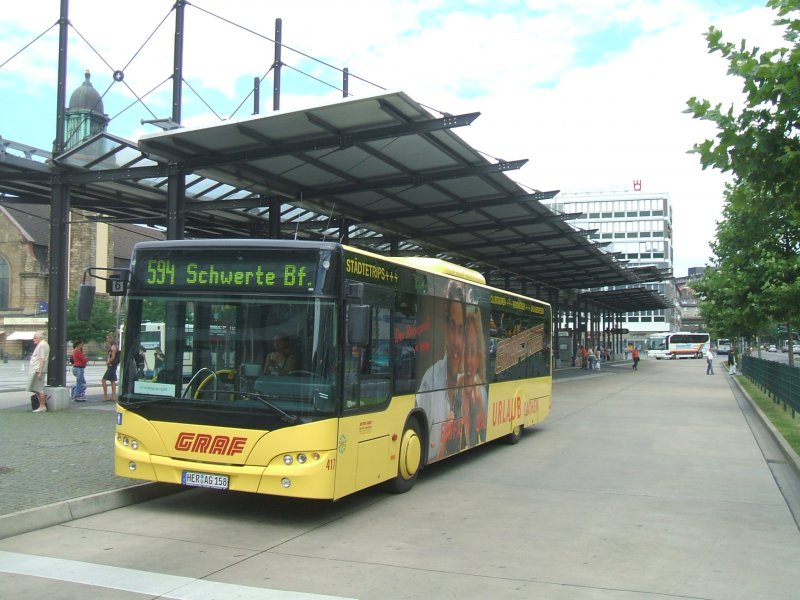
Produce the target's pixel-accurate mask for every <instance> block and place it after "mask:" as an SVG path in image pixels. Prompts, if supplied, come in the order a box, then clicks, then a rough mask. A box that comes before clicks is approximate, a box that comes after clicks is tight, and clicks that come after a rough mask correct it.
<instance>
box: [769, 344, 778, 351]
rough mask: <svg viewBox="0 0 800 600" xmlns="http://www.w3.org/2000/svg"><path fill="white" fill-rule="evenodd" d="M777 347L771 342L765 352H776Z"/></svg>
mask: <svg viewBox="0 0 800 600" xmlns="http://www.w3.org/2000/svg"><path fill="white" fill-rule="evenodd" d="M777 351H778V347H777V346H776V345H775V344H772V345H771V346H770V347H769V348H767V352H777Z"/></svg>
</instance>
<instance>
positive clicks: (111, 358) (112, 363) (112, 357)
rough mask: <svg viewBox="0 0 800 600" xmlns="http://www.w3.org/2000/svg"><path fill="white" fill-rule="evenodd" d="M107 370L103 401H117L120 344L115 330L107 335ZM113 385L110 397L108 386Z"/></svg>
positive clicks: (103, 381) (103, 382) (104, 380)
mask: <svg viewBox="0 0 800 600" xmlns="http://www.w3.org/2000/svg"><path fill="white" fill-rule="evenodd" d="M106 348H107V351H108V354H107V355H106V372H105V373H104V374H103V379H102V380H101V383H102V384H103V402H116V401H117V367H118V366H119V346H117V342H116V341H115V340H114V334H113V332H109V334H108V336H106ZM109 385H110V387H111V398H109V397H108V387H109Z"/></svg>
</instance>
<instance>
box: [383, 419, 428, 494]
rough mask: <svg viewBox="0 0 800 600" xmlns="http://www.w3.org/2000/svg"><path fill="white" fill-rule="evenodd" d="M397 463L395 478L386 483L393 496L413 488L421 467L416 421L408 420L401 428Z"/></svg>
mask: <svg viewBox="0 0 800 600" xmlns="http://www.w3.org/2000/svg"><path fill="white" fill-rule="evenodd" d="M397 463H398V464H397V476H396V477H395V478H394V479H392V480H391V481H389V482H388V487H389V491H391V492H393V493H395V494H403V493H405V492H407V491H408V490H410V489H411V488H412V487H414V484H415V483H416V482H417V475H419V469H420V467H421V466H422V437H421V436H420V433H419V423H418V422H417V420H416V419H409V421H408V422H407V423H406V426H405V427H404V428H403V437H402V438H401V439H400V450H399V451H398V453H397Z"/></svg>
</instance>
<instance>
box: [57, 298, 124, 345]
mask: <svg viewBox="0 0 800 600" xmlns="http://www.w3.org/2000/svg"><path fill="white" fill-rule="evenodd" d="M76 300H77V292H72V293H71V294H70V296H69V300H68V301H67V339H69V340H74V339H76V338H81V339H82V340H84V341H94V342H104V341H105V339H106V335H107V334H108V332H109V331H115V329H116V311H115V307H114V303H113V302H112V301H111V299H110V298H109V297H108V296H97V297H96V298H95V299H94V305H93V306H92V314H91V315H90V317H89V320H88V321H79V320H78V317H77V313H76V309H75V304H76Z"/></svg>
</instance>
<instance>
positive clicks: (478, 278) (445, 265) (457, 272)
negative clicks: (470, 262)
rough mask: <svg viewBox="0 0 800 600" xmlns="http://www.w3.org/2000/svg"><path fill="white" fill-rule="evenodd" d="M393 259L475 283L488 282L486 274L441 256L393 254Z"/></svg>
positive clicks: (410, 265)
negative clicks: (448, 260)
mask: <svg viewBox="0 0 800 600" xmlns="http://www.w3.org/2000/svg"><path fill="white" fill-rule="evenodd" d="M392 260H393V261H396V262H400V263H403V264H405V265H408V266H409V267H414V268H417V269H421V270H424V271H432V272H434V273H441V274H442V275H450V276H452V277H458V278H460V279H466V280H467V281H474V282H475V283H483V284H485V283H486V279H485V278H484V276H483V275H481V274H480V273H478V272H477V271H475V270H473V269H468V268H467V267H462V266H461V265H457V264H454V263H451V262H447V261H446V260H442V259H441V258H429V257H425V256H400V257H398V256H393V257H392Z"/></svg>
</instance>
